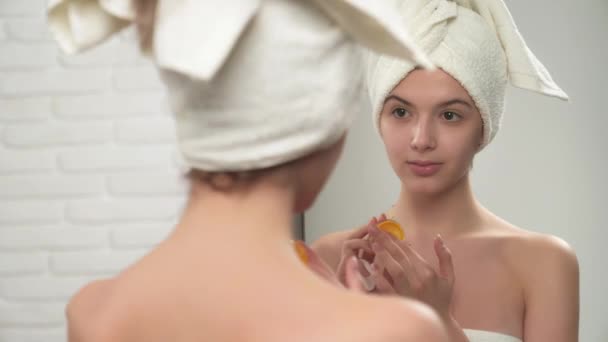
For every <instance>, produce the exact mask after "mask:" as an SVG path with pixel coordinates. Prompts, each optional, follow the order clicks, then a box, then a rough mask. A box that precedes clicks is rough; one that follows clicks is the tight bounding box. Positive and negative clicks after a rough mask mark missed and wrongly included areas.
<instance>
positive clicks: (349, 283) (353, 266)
mask: <svg viewBox="0 0 608 342" xmlns="http://www.w3.org/2000/svg"><path fill="white" fill-rule="evenodd" d="M345 267H346V271H345V276H344V283H345V285H346V287H347V288H348V289H350V290H353V291H356V292H366V291H365V288H364V286H363V282H362V278H363V277H362V276H361V272H360V271H359V262H358V260H357V258H356V257H354V256H351V257H350V258H348V260H347V261H346V266H345Z"/></svg>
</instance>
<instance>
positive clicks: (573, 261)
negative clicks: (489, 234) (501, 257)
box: [500, 225, 579, 284]
mask: <svg viewBox="0 0 608 342" xmlns="http://www.w3.org/2000/svg"><path fill="white" fill-rule="evenodd" d="M502 232H503V234H501V238H500V240H502V242H503V243H504V246H505V248H504V251H505V257H506V259H507V262H508V263H509V264H510V267H511V268H512V269H514V270H515V271H516V272H517V273H518V274H519V275H520V277H521V278H522V280H523V281H524V283H526V284H533V283H536V282H537V280H539V279H545V280H547V279H554V280H557V279H559V280H562V281H563V280H565V281H569V282H573V281H576V282H578V276H579V267H578V259H577V257H576V253H575V252H574V249H573V248H572V247H571V246H570V245H569V244H568V243H567V242H566V241H564V240H563V239H561V238H559V237H557V236H553V235H549V234H541V233H537V232H532V231H528V230H524V229H521V228H518V227H514V226H510V225H508V226H507V227H506V228H505V229H502Z"/></svg>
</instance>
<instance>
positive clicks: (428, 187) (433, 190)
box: [403, 177, 447, 196]
mask: <svg viewBox="0 0 608 342" xmlns="http://www.w3.org/2000/svg"><path fill="white" fill-rule="evenodd" d="M403 184H405V189H406V190H407V191H408V192H409V193H411V194H415V195H425V196H428V195H437V194H441V193H443V192H444V191H446V190H447V187H446V185H445V184H443V182H441V179H440V178H439V177H426V178H419V177H412V178H409V177H408V178H407V179H405V180H403Z"/></svg>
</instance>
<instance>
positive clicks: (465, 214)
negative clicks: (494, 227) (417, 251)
mask: <svg viewBox="0 0 608 342" xmlns="http://www.w3.org/2000/svg"><path fill="white" fill-rule="evenodd" d="M485 212H486V211H485V209H484V208H483V207H482V206H481V205H480V204H479V203H478V202H477V201H476V200H475V196H474V195H473V192H472V190H471V186H470V182H469V176H468V175H466V176H465V177H463V179H462V180H461V181H460V182H458V183H457V184H455V185H454V186H453V187H451V188H449V189H446V190H445V191H443V192H441V193H435V194H420V193H411V192H408V191H407V189H406V187H405V186H402V188H401V193H400V195H399V199H398V200H397V203H395V206H394V207H393V208H392V209H391V211H390V212H389V213H390V216H393V217H395V218H396V219H397V220H398V221H400V223H401V224H402V225H403V226H404V227H405V230H406V234H407V232H409V233H410V234H414V236H419V237H434V236H435V235H437V234H441V235H442V236H443V237H445V238H450V237H457V236H461V235H465V234H467V233H472V232H475V231H478V230H479V229H480V228H481V226H482V224H483V223H482V222H483V219H484V214H485Z"/></svg>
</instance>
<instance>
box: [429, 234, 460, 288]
mask: <svg viewBox="0 0 608 342" xmlns="http://www.w3.org/2000/svg"><path fill="white" fill-rule="evenodd" d="M433 247H434V248H435V254H436V255H437V259H438V261H439V275H440V276H441V277H443V278H445V279H447V280H448V283H449V284H450V285H452V284H453V283H454V278H455V277H454V263H453V262H452V252H451V251H450V249H449V248H448V247H447V246H446V245H445V242H444V241H443V238H442V237H441V235H437V237H436V238H435V241H434V243H433Z"/></svg>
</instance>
